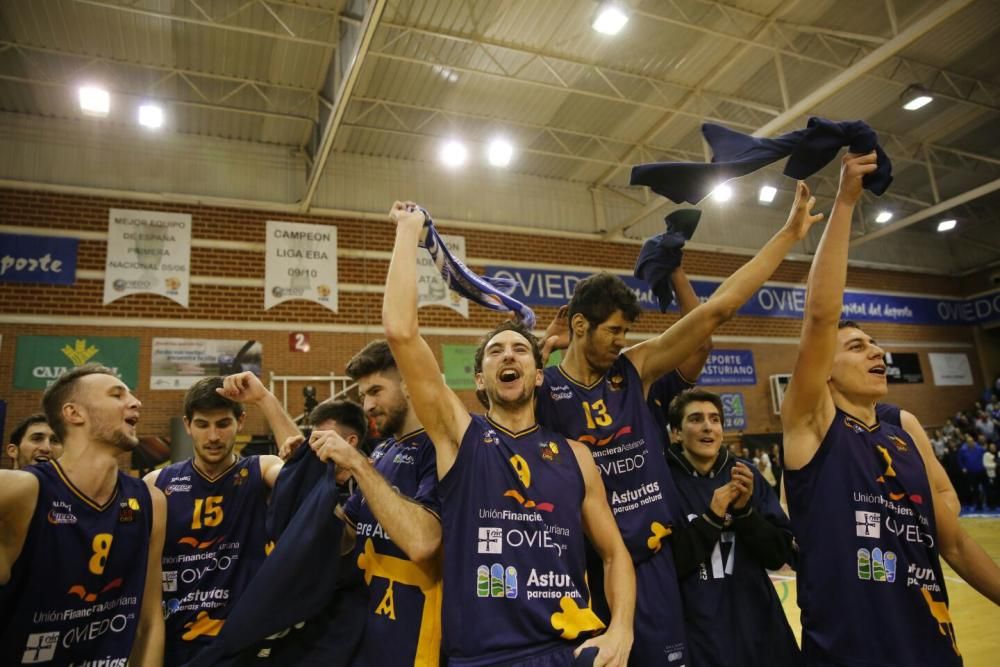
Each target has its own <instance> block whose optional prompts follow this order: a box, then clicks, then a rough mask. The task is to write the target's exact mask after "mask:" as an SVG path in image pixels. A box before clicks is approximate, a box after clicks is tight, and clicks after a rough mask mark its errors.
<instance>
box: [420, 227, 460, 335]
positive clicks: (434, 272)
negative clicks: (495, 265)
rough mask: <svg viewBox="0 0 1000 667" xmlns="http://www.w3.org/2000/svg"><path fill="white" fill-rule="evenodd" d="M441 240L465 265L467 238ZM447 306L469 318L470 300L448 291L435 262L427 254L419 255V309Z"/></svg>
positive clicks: (449, 237) (458, 237)
mask: <svg viewBox="0 0 1000 667" xmlns="http://www.w3.org/2000/svg"><path fill="white" fill-rule="evenodd" d="M441 240H442V241H443V242H444V244H445V246H447V248H448V250H450V251H451V254H452V255H454V256H455V258H457V259H459V260H461V261H462V263H463V264H464V263H465V237H464V236H450V235H447V234H442V235H441ZM424 306H445V307H446V308H451V309H452V310H454V311H455V312H457V313H458V314H460V315H461V316H462V317H464V318H466V319H468V318H469V300H468V299H466V298H464V297H461V296H459V295H458V294H457V293H456V292H452V291H451V290H450V289H448V285H446V284H445V282H444V279H443V278H442V277H441V272H440V271H438V269H437V267H436V266H435V265H434V260H433V259H431V256H430V255H429V254H428V253H426V252H418V253H417V308H423V307H424Z"/></svg>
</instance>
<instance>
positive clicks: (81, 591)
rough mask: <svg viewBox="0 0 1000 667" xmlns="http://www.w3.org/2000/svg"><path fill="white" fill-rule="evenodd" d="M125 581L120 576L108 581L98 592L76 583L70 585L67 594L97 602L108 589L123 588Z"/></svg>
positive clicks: (85, 600)
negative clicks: (92, 591)
mask: <svg viewBox="0 0 1000 667" xmlns="http://www.w3.org/2000/svg"><path fill="white" fill-rule="evenodd" d="M123 581H124V580H123V579H122V578H121V577H118V578H117V579H112V580H111V581H110V582H108V584H107V585H106V586H105V587H104V588H102V589H101V590H99V591H98V592H96V593H91V592H89V591H88V590H87V589H86V588H84V587H83V586H82V585H80V584H74V585H72V586H70V587H69V590H68V591H66V594H67V595H75V596H77V597H79V598H80V599H81V600H83V601H84V602H96V601H97V598H98V596H100V595H104V594H105V593H107V592H108V591H113V590H114V589H116V588H121V587H122V583H123Z"/></svg>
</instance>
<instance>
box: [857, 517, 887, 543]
mask: <svg viewBox="0 0 1000 667" xmlns="http://www.w3.org/2000/svg"><path fill="white" fill-rule="evenodd" d="M881 522H882V515H881V514H879V513H878V512H862V511H856V512H855V513H854V531H855V533H857V536H858V537H868V538H871V539H873V540H877V539H878V538H879V537H880V535H881V533H882V524H881Z"/></svg>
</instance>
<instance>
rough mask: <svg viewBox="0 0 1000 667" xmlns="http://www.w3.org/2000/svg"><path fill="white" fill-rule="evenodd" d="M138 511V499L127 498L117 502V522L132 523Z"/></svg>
mask: <svg viewBox="0 0 1000 667" xmlns="http://www.w3.org/2000/svg"><path fill="white" fill-rule="evenodd" d="M138 511H139V499H138V498H129V499H127V500H123V501H121V502H120V503H118V523H132V522H133V521H135V514H136V512H138Z"/></svg>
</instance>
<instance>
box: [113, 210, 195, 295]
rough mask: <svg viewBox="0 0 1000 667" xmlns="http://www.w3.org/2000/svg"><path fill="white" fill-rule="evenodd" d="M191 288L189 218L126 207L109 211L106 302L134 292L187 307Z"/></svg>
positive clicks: (184, 214)
mask: <svg viewBox="0 0 1000 667" xmlns="http://www.w3.org/2000/svg"><path fill="white" fill-rule="evenodd" d="M190 286H191V216H190V215H188V214H187V213H164V212H162V211H133V210H131V209H124V208H113V209H111V210H110V211H109V212H108V258H107V262H106V263H105V266H104V303H105V304H109V303H111V302H112V301H115V300H117V299H120V298H121V297H123V296H127V295H129V294H159V295H161V296H165V297H167V298H168V299H170V300H171V301H176V302H177V303H179V304H180V305H182V306H184V307H185V308H187V306H188V291H189V288H190Z"/></svg>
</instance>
